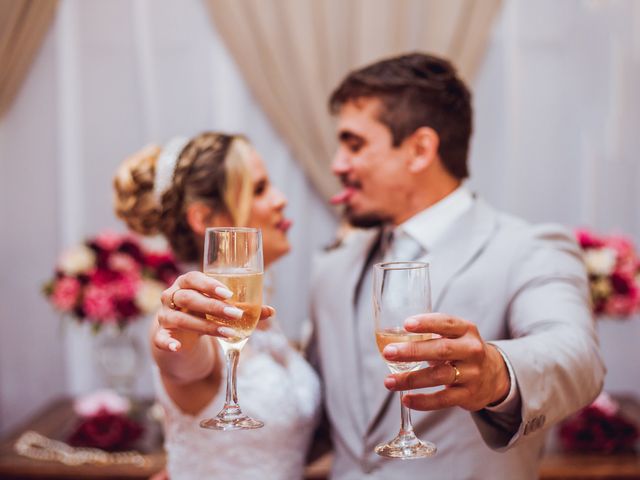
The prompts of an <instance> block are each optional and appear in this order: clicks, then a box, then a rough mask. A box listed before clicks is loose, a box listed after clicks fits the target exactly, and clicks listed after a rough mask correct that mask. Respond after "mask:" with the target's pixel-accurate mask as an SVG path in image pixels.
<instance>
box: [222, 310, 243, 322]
mask: <svg viewBox="0 0 640 480" xmlns="http://www.w3.org/2000/svg"><path fill="white" fill-rule="evenodd" d="M222 311H223V312H224V314H225V315H226V316H227V317H230V318H235V319H236V320H239V319H241V318H242V315H243V312H242V310H240V309H239V308H236V307H224V308H223V309H222Z"/></svg>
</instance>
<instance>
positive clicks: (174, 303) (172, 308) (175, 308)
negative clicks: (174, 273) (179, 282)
mask: <svg viewBox="0 0 640 480" xmlns="http://www.w3.org/2000/svg"><path fill="white" fill-rule="evenodd" d="M178 290H180V289H179V288H177V289H176V290H174V291H173V293H172V294H171V298H170V299H169V308H170V309H171V310H177V309H178V307H177V306H176V302H174V301H173V297H174V295H175V294H176V292H177V291H178Z"/></svg>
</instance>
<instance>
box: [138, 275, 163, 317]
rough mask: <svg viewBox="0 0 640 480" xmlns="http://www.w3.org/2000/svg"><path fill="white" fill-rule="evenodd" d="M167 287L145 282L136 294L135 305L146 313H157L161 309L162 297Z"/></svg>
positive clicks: (152, 281) (154, 282)
mask: <svg viewBox="0 0 640 480" xmlns="http://www.w3.org/2000/svg"><path fill="white" fill-rule="evenodd" d="M165 288H166V287H165V286H164V285H163V284H162V283H160V282H156V281H154V280H143V281H142V284H141V285H140V288H139V289H138V291H137V292H136V297H135V303H136V305H137V306H138V308H139V309H140V310H141V311H143V312H144V313H152V312H155V311H156V310H157V309H158V308H160V295H162V292H163V291H164V289H165Z"/></svg>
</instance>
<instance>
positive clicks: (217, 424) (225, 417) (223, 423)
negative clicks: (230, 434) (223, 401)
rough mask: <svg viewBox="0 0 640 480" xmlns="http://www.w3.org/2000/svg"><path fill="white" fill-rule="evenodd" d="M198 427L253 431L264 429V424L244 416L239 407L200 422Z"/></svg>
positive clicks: (227, 409) (223, 411) (225, 410)
mask: <svg viewBox="0 0 640 480" xmlns="http://www.w3.org/2000/svg"><path fill="white" fill-rule="evenodd" d="M200 426H201V427H202V428H209V429H211V430H253V429H256V428H262V427H264V423H263V422H261V421H260V420H254V419H253V418H251V417H249V416H247V415H245V414H244V413H242V411H241V410H240V408H239V407H230V408H225V409H223V410H222V411H221V412H220V413H219V414H218V415H216V416H215V417H214V418H207V419H205V420H202V421H201V422H200Z"/></svg>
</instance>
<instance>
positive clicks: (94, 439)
mask: <svg viewBox="0 0 640 480" xmlns="http://www.w3.org/2000/svg"><path fill="white" fill-rule="evenodd" d="M73 409H74V411H75V413H76V415H78V417H79V421H78V423H77V425H76V426H75V429H74V430H73V432H72V433H71V435H70V437H69V444H70V445H72V446H75V447H91V448H100V449H102V450H107V451H115V450H126V449H128V448H130V447H131V446H132V444H133V443H135V441H136V440H138V439H139V438H140V437H141V436H142V434H143V433H144V427H143V426H142V425H141V424H140V423H139V422H137V421H136V420H134V419H133V418H131V416H130V412H131V402H130V401H129V400H128V399H127V398H125V397H122V396H120V395H118V394H117V393H116V392H114V391H111V390H99V391H97V392H93V393H90V394H88V395H85V396H83V397H80V398H78V399H77V400H76V401H75V402H74V405H73Z"/></svg>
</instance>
